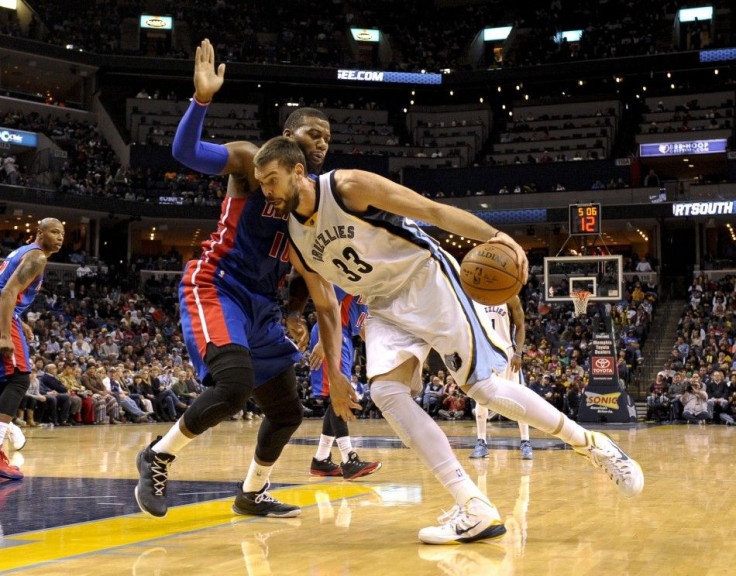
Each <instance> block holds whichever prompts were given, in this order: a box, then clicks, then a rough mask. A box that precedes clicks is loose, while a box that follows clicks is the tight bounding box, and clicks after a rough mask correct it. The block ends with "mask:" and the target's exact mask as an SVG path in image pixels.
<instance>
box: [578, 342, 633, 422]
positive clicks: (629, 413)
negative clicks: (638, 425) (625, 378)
mask: <svg viewBox="0 0 736 576" xmlns="http://www.w3.org/2000/svg"><path fill="white" fill-rule="evenodd" d="M589 373H590V380H589V382H588V386H587V388H586V389H585V393H584V395H583V401H582V402H581V403H580V409H579V410H578V420H579V421H580V422H636V407H635V406H634V402H633V401H632V400H631V397H630V396H629V395H628V393H627V392H626V391H625V390H623V389H622V388H621V386H619V381H618V366H617V364H616V348H615V346H614V343H613V338H612V337H611V336H610V335H609V334H596V335H595V337H594V339H593V352H592V354H591V356H590V372H589Z"/></svg>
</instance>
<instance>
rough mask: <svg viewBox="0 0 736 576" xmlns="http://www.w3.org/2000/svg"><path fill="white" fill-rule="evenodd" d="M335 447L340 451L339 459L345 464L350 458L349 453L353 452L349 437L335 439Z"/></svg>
mask: <svg viewBox="0 0 736 576" xmlns="http://www.w3.org/2000/svg"><path fill="white" fill-rule="evenodd" d="M337 447H338V448H339V449H340V457H341V458H342V461H343V462H347V461H348V460H349V458H350V453H351V452H352V451H353V443H352V442H351V441H350V436H343V437H342V438H338V439H337Z"/></svg>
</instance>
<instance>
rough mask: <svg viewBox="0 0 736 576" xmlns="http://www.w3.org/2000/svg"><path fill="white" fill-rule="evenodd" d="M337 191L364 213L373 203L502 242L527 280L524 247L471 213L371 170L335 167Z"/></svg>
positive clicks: (468, 234) (464, 233)
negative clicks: (510, 250)
mask: <svg viewBox="0 0 736 576" xmlns="http://www.w3.org/2000/svg"><path fill="white" fill-rule="evenodd" d="M335 181H336V183H337V192H338V194H340V196H341V197H342V199H343V201H344V202H345V204H346V205H347V206H348V208H350V209H351V210H354V211H356V212H363V211H365V210H367V209H368V207H369V206H374V207H376V208H378V209H380V210H384V211H386V212H392V213H394V214H398V215H399V216H404V217H406V218H411V219H412V220H416V221H419V222H427V223H428V224H432V225H434V226H437V227H438V228H441V229H442V230H446V231H447V232H451V233H453V234H457V235H459V236H465V237H466V238H473V239H475V240H478V241H480V242H485V241H487V240H489V239H490V240H491V241H496V242H501V243H503V244H506V245H507V246H509V248H511V249H512V250H514V252H515V254H516V258H517V264H518V265H519V267H520V268H521V269H522V270H523V275H522V277H523V278H524V282H526V278H527V273H528V270H529V263H528V261H527V258H526V254H525V253H524V249H523V248H522V247H521V246H520V245H519V244H518V243H517V242H516V241H515V240H514V239H513V238H511V236H509V235H508V234H506V233H504V232H501V231H500V230H497V229H496V228H494V227H493V226H491V225H490V224H487V223H486V222H484V221H483V220H481V219H480V218H478V217H477V216H474V215H473V214H471V213H470V212H466V211H465V210H461V209H460V208H457V207H455V206H450V205H447V204H440V203H439V202H435V201H434V200H430V199H429V198H426V197H425V196H422V195H421V194H417V193H416V192H414V191H413V190H411V189H410V188H407V187H406V186H402V185H400V184H397V183H396V182H393V181H391V180H389V179H388V178H384V177H383V176H379V175H378V174H373V173H372V172H365V171H363V170H338V171H337V172H336V173H335Z"/></svg>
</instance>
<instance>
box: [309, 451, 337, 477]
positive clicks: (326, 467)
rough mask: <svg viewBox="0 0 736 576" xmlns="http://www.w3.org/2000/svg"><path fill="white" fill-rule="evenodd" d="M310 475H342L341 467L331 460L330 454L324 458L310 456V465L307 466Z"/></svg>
mask: <svg viewBox="0 0 736 576" xmlns="http://www.w3.org/2000/svg"><path fill="white" fill-rule="evenodd" d="M309 473H310V474H311V475H312V476H342V468H341V467H340V465H339V464H335V463H334V462H333V461H332V454H330V455H329V456H328V457H327V458H325V459H324V460H317V459H316V458H312V466H311V467H310V468H309Z"/></svg>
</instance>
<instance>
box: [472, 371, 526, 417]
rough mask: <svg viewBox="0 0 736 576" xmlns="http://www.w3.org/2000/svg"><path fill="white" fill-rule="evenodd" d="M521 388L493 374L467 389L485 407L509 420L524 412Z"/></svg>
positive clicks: (520, 415) (522, 414)
mask: <svg viewBox="0 0 736 576" xmlns="http://www.w3.org/2000/svg"><path fill="white" fill-rule="evenodd" d="M521 388H522V386H519V385H518V384H515V383H514V382H512V381H511V380H506V379H504V378H501V377H500V376H498V375H496V374H494V375H493V376H491V377H490V378H486V379H485V380H481V381H480V382H476V383H475V384H474V385H473V386H472V387H471V388H470V390H468V396H470V397H471V398H473V399H474V400H475V401H476V402H478V404H480V405H481V406H483V407H485V408H489V409H491V410H493V411H494V412H498V413H499V414H501V415H502V416H505V417H506V418H510V419H511V420H518V419H519V418H522V417H523V416H524V415H525V414H526V408H525V407H524V404H523V403H522V402H523V399H522V398H523V395H522V394H519V390H520V389H521Z"/></svg>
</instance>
